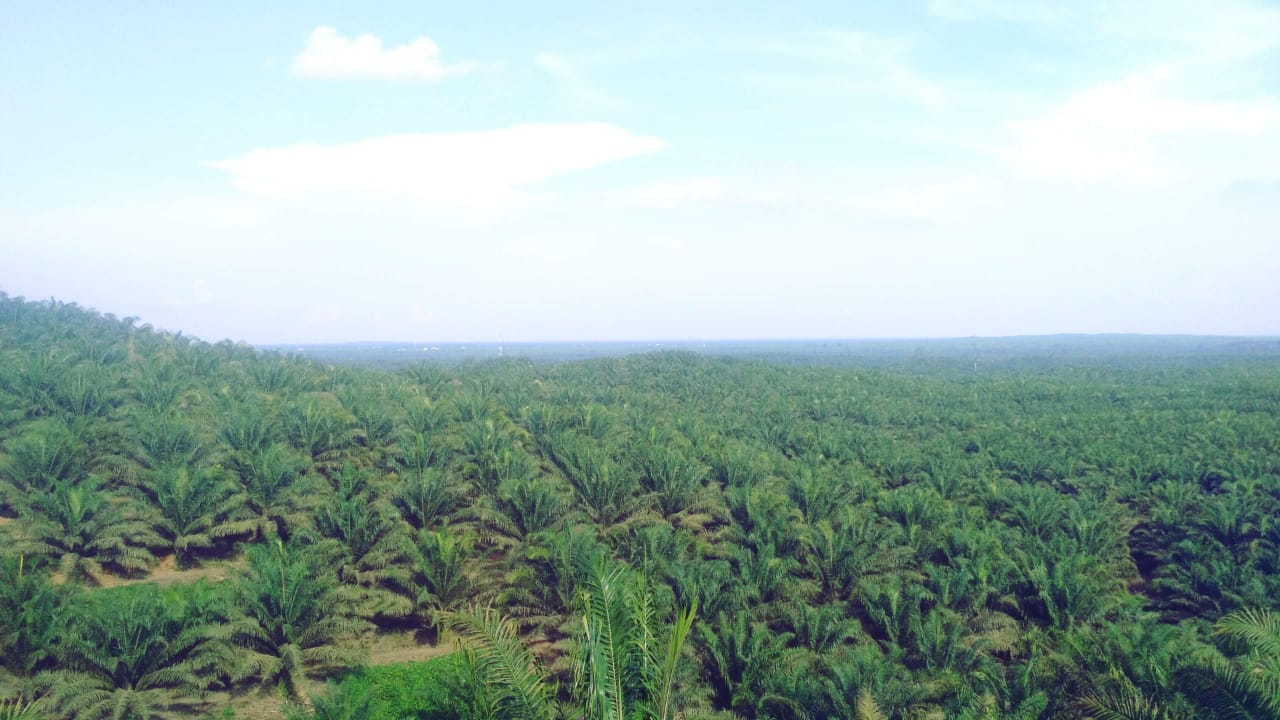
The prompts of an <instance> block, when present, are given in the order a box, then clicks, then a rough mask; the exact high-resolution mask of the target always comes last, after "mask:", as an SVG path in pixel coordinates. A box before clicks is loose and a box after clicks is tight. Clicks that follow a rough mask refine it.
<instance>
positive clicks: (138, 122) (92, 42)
mask: <svg viewBox="0 0 1280 720" xmlns="http://www.w3.org/2000/svg"><path fill="white" fill-rule="evenodd" d="M0 168H3V172H0V290H3V291H4V292H7V293H9V294H10V295H23V296H26V297H28V298H47V297H51V296H52V297H56V298H58V299H59V300H64V301H69V302H70V301H74V302H77V303H79V304H81V305H85V306H91V307H94V308H96V309H98V310H100V311H102V312H110V313H114V314H115V315H118V316H128V315H133V316H138V317H140V318H141V319H142V320H143V321H144V322H148V323H151V324H153V325H155V326H157V327H161V328H166V329H170V330H175V331H178V330H180V331H183V332H184V333H186V334H188V335H195V336H198V337H200V338H202V339H205V340H210V341H217V340H220V339H223V338H231V339H236V340H246V341H248V342H252V343H256V344H267V343H278V344H288V343H326V342H345V341H362V340H377V341H410V342H421V341H432V342H475V341H497V340H504V341H507V342H529V341H567V340H572V341H592V340H601V341H612V340H637V339H669V340H690V339H699V340H717V339H738V338H893V337H912V338H926V337H968V336H1009V335H1025V334H1057V333H1152V334H1216V335H1270V336H1275V335H1280V313H1278V312H1276V310H1277V309H1278V308H1280V282H1277V278H1280V242H1278V240H1277V239H1280V6H1277V5H1276V4H1274V3H1267V2H1261V1H1260V0H1222V1H1221V2H1215V3H1205V2H1194V1H1192V0H1172V1H1167V0H1166V1H1161V2H1156V1H1155V0H1130V1H1127V2H1111V1H1107V0H1080V1H1079V2H1072V3H1059V2H1047V1H1046V2H1035V1H1032V0H1025V1H1015V0H928V1H924V0H922V1H920V2H914V3H892V4H891V3H873V2H855V3H845V2H834V1H833V2H808V3H803V4H802V5H800V6H793V7H791V8H789V9H784V8H782V7H781V6H774V5H770V4H764V3H760V4H749V5H744V4H740V3H728V2H709V3H699V4H696V5H690V4H687V3H647V4H621V5H619V4H611V5H610V6H604V7H598V6H597V4H594V3H585V2H570V3H556V4H555V6H554V7H537V6H535V5H533V4H527V3H503V4H501V5H498V6H493V5H489V6H486V7H484V8H479V7H473V6H468V5H466V4H465V3H454V4H448V5H440V6H429V5H428V4H424V3H409V2H389V3H380V4H378V6H377V7H356V6H348V7H337V6H327V5H316V4H305V5H298V6H296V7H295V6H288V7H286V6H275V7H270V8H265V9H264V8H263V7H261V6H260V5H259V4H257V3H247V2H226V3H216V4H215V3H208V4H204V5H202V6H200V7H196V6H194V5H191V4H174V5H173V6H171V7H168V6H156V5H148V6H142V5H133V6H119V5H114V4H107V3H98V4H89V3H84V4H78V5H76V6H74V7H72V6H65V5H56V4H51V3H28V4H25V5H23V6H20V7H18V6H15V7H12V8H10V9H9V11H8V12H7V13H6V22H5V23H4V24H3V25H0Z"/></svg>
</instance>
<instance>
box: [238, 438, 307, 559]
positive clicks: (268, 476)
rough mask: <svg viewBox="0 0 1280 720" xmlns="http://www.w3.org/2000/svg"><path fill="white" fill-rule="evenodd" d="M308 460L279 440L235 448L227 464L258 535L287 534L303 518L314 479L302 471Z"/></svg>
mask: <svg viewBox="0 0 1280 720" xmlns="http://www.w3.org/2000/svg"><path fill="white" fill-rule="evenodd" d="M308 464H309V463H308V461H307V458H306V457H305V456H302V455H300V454H299V453H297V452H294V451H293V450H290V449H289V448H288V447H287V446H285V445H284V444H282V443H272V444H270V445H268V446H266V447H265V448H262V449H259V450H254V451H251V452H237V453H236V454H235V455H234V456H233V457H232V458H231V463H230V465H231V468H232V469H233V470H234V471H235V473H236V475H237V476H238V477H239V479H240V484H241V487H242V489H243V493H242V496H243V498H244V506H245V509H246V510H247V511H248V513H249V514H250V515H251V516H252V517H253V518H254V520H255V522H256V529H255V530H256V536H257V538H258V539H267V538H273V537H286V538H287V537H288V536H289V535H290V533H292V532H293V531H294V530H296V529H297V528H298V527H300V526H302V525H304V524H305V523H306V521H307V513H306V510H307V508H308V507H309V506H310V505H311V504H312V503H313V502H314V501H315V494H314V493H315V490H316V489H317V483H316V482H315V480H314V478H311V477H309V476H307V475H304V474H303V473H304V472H305V470H306V468H307V466H308Z"/></svg>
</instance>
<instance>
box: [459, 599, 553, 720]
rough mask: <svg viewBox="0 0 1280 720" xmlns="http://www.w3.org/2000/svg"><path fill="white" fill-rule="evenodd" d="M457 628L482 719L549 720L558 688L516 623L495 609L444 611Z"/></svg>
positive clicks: (478, 608) (477, 608)
mask: <svg viewBox="0 0 1280 720" xmlns="http://www.w3.org/2000/svg"><path fill="white" fill-rule="evenodd" d="M441 617H442V619H443V620H444V621H445V622H446V623H448V625H449V627H450V628H452V629H453V630H454V632H456V633H458V637H459V639H460V641H461V643H462V646H463V648H464V649H465V651H466V659H467V666H468V668H469V670H470V673H471V676H472V677H473V678H474V681H473V683H472V687H474V688H475V690H476V695H477V697H476V706H477V708H478V709H479V710H480V717H481V718H483V720H549V718H551V717H552V698H553V697H554V690H553V689H552V687H551V682H550V679H549V678H548V676H547V672H546V670H545V669H544V668H543V667H542V665H541V664H540V663H539V662H538V661H537V660H536V659H535V658H534V656H533V653H531V652H529V648H528V646H526V645H525V644H524V642H523V641H522V640H521V639H520V636H519V633H518V632H517V628H516V624H515V623H514V622H512V621H511V620H508V619H506V618H504V617H502V616H501V615H500V614H499V613H498V611H497V610H495V609H493V608H481V607H479V606H475V607H472V608H470V609H468V610H465V611H462V612H449V613H444V614H443V615H442V616H441Z"/></svg>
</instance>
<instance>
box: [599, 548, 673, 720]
mask: <svg viewBox="0 0 1280 720" xmlns="http://www.w3.org/2000/svg"><path fill="white" fill-rule="evenodd" d="M581 594H582V605H583V610H582V632H581V635H580V637H579V641H578V646H577V648H576V649H575V651H574V652H575V655H576V656H577V661H576V664H575V671H574V676H575V684H576V687H577V693H578V696H579V698H580V702H581V704H582V708H583V711H584V714H585V717H587V718H590V719H591V720H610V719H613V720H626V718H632V717H637V716H638V717H647V718H655V719H656V720H668V719H669V718H672V717H674V716H675V712H676V707H675V677H676V666H677V663H678V662H679V660H680V654H681V651H682V649H683V647H684V642H685V640H686V639H687V638H688V636H689V631H690V629H691V628H692V627H693V621H694V617H695V615H696V612H697V609H696V607H690V608H688V609H687V610H686V611H684V612H682V613H678V614H677V616H676V618H675V619H674V622H673V623H671V626H670V627H671V630H670V633H669V634H668V635H667V637H666V638H665V641H664V639H663V638H662V635H663V634H664V633H662V632H661V630H660V627H661V626H662V625H663V624H664V623H662V622H661V621H660V620H659V618H658V617H657V614H656V610H655V608H654V606H653V596H652V594H651V593H650V591H649V588H648V587H647V583H646V582H645V581H644V580H643V578H641V577H640V576H639V575H636V574H634V573H632V572H631V571H630V570H629V569H628V568H627V567H625V566H621V565H615V566H610V565H609V564H608V563H607V562H606V561H604V560H601V561H600V562H598V563H597V564H596V565H595V567H594V569H593V570H592V572H591V574H590V576H589V577H588V578H587V580H586V582H585V583H584V586H583V588H582V591H581Z"/></svg>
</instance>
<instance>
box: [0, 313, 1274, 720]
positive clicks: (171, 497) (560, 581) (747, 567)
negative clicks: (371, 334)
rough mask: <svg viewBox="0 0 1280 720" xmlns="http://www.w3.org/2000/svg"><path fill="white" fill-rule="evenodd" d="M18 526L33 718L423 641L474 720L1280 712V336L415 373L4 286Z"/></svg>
mask: <svg viewBox="0 0 1280 720" xmlns="http://www.w3.org/2000/svg"><path fill="white" fill-rule="evenodd" d="M0 536H2V537H0V700H2V701H3V704H0V717H4V716H6V715H4V713H9V712H10V711H12V714H13V716H15V717H49V718H52V717H58V718H62V717H66V718H98V717H116V718H146V717H171V716H174V715H175V714H176V715H184V714H185V715H187V716H201V715H202V714H209V713H211V712H214V711H215V710H217V708H216V707H215V706H216V705H217V703H218V702H225V701H228V700H227V699H228V698H231V699H234V698H236V697H240V696H243V695H245V694H246V693H265V694H266V695H267V696H276V697H281V698H291V699H300V698H303V697H305V696H306V695H307V694H308V693H310V692H313V691H314V687H315V685H314V683H315V682H317V681H319V680H322V679H324V678H337V677H340V676H341V675H342V674H343V673H344V672H347V671H348V669H349V668H352V667H357V666H359V665H360V664H361V663H362V662H365V661H366V659H367V657H368V648H369V646H370V644H372V643H376V642H377V641H378V639H379V638H383V637H387V636H390V635H396V634H411V635H414V636H415V637H418V638H419V639H425V641H443V642H445V643H448V642H452V640H450V639H449V638H461V639H462V640H463V641H464V643H463V645H464V648H465V658H466V661H465V662H463V663H460V664H459V665H458V668H460V670H459V672H461V673H463V676H461V677H463V682H464V684H466V683H470V684H469V685H467V687H469V688H470V691H469V692H471V695H470V696H469V699H468V700H467V702H465V703H462V704H460V705H458V709H457V712H459V713H461V714H463V715H466V716H468V717H473V716H474V717H483V716H486V715H487V716H493V717H499V716H501V717H514V716H516V715H520V716H538V717H553V716H557V715H560V714H562V713H566V712H572V713H578V714H581V715H582V716H584V717H592V718H596V717H617V718H632V717H645V718H671V717H675V716H677V714H679V715H681V716H683V717H690V718H692V717H708V718H710V717H720V718H730V717H738V718H812V719H814V720H818V719H819V718H837V717H839V718H846V717H862V718H872V717H885V718H926V717H929V718H933V717H940V718H966V719H976V718H999V717H1008V718H1044V719H1049V718H1097V719H1099V720H1103V719H1105V718H1273V719H1274V718H1276V717H1277V716H1278V715H1277V713H1278V707H1277V704H1276V703H1277V701H1276V698H1277V697H1280V690H1278V689H1277V688H1280V680H1278V679H1277V678H1280V641H1278V640H1277V636H1276V630H1277V626H1278V625H1277V621H1276V614H1277V613H1278V612H1280V361H1277V360H1276V359H1275V358H1274V357H1267V356H1262V357H1255V356H1250V355H1247V354H1240V355H1226V356H1213V357H1194V356H1181V357H1174V358H1162V357H1158V356H1155V355H1150V354H1148V355H1130V356H1117V357H1108V358H1103V357H1098V358H1089V357H1074V358H1072V359H1071V360H1070V361H1069V362H1068V361H1065V360H1055V359H1052V358H1041V359H1038V360H1026V359H1019V358H1007V359H1006V360H1005V361H1003V362H995V363H987V364H984V365H983V366H982V367H977V368H975V367H974V366H973V365H972V364H971V363H969V362H958V361H955V360H952V359H948V358H947V357H940V358H910V357H904V358H902V359H900V361H898V362H896V363H889V362H885V361H883V360H880V361H878V362H876V363H875V364H874V365H868V364H858V363H857V362H855V361H849V362H847V363H845V364H843V365H840V366H834V365H819V364H814V365H805V364H802V363H794V364H787V363H782V362H775V361H768V362H766V361H763V360H750V359H718V358H711V357H703V356H697V355H692V354H686V353H656V354H650V355H639V356H630V357H622V358H609V359H595V360H588V361H575V362H558V363H557V362H540V363H536V364H535V363H531V362H526V361H520V360H503V361H495V362H487V363H474V364H467V365H459V366H431V365H419V366H414V367H409V368H404V369H401V370H383V369H371V368H358V367H344V366H330V365H324V364H321V363H317V362H312V361H308V360H306V359H302V358H298V357H290V356H282V355H278V354H272V353H261V352H258V351H255V350H253V349H252V348H249V347H246V346H243V345H235V344H231V343H226V342H224V343H219V344H216V345H210V344H207V343H202V342H199V341H195V340H193V339H191V338H187V337H184V336H181V335H174V334H170V333H166V332H160V331H157V330H155V329H153V328H150V327H148V326H145V325H144V326H138V325H137V323H136V321H135V320H133V319H128V318H126V319H124V320H120V319H116V318H114V317H112V316H103V315H99V314H98V313H95V312H92V311H89V310H86V309H83V308H80V307H77V306H75V305H71V304H66V303H60V302H55V301H48V302H35V303H33V302H27V301H24V300H22V299H16V298H9V297H7V296H0ZM166 568H167V570H166ZM201 568H206V569H207V568H219V569H220V570H219V572H218V573H215V574H212V576H211V577H210V579H209V581H206V582H199V583H194V584H191V583H189V582H187V580H186V579H184V578H185V576H182V573H183V572H197V571H200V570H201ZM174 571H177V579H176V580H173V579H166V578H169V576H168V575H165V573H166V572H167V573H170V575H172V574H173V572H174ZM161 582H163V583H164V584H163V586H162V585H161V584H160V583H161ZM144 629H145V631H144ZM468 678H469V679H468ZM335 692H336V691H335ZM215 698H221V699H222V700H215ZM375 700H376V699H374V698H371V696H365V695H341V694H338V695H334V696H332V697H329V698H327V699H325V698H321V699H320V701H319V702H317V703H316V704H314V708H315V712H316V713H317V714H318V716H324V717H330V716H332V717H339V716H343V715H342V714H341V713H343V712H346V713H348V715H347V716H357V715H359V713H361V712H369V710H368V708H370V707H373V706H374V705H376V702H375ZM343 708H346V710H343ZM360 708H364V710H361V709H360ZM296 712H306V711H305V710H296ZM17 713H27V714H26V715H19V714H17ZM353 714H354V715H353Z"/></svg>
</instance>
